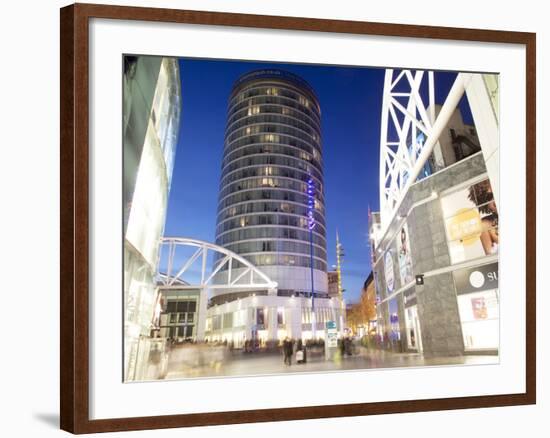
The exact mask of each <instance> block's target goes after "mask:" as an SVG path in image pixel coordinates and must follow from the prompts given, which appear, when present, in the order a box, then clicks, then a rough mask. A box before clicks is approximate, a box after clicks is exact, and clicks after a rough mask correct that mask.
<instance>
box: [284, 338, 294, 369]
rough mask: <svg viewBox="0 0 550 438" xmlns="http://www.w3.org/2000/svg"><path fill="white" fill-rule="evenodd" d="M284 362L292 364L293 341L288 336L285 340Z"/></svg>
mask: <svg viewBox="0 0 550 438" xmlns="http://www.w3.org/2000/svg"><path fill="white" fill-rule="evenodd" d="M283 354H284V363H285V364H288V365H292V341H291V340H290V338H289V337H288V336H287V337H286V338H285V340H284V341H283Z"/></svg>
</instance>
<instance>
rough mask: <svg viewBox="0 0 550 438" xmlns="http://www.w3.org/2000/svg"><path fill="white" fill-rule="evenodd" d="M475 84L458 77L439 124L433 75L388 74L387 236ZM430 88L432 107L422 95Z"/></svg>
mask: <svg viewBox="0 0 550 438" xmlns="http://www.w3.org/2000/svg"><path fill="white" fill-rule="evenodd" d="M470 78H471V75H470V74H465V73H459V74H458V75H457V78H456V80H455V82H454V84H453V86H452V87H451V90H450V91H449V94H448V95H447V97H446V100H445V103H444V104H443V106H442V107H441V110H440V112H439V114H438V116H437V118H436V115H435V93H434V72H433V71H423V70H414V71H413V70H393V69H386V75H385V79H384V92H383V100H382V119H381V131H380V219H381V222H382V232H384V231H385V230H386V229H387V227H388V226H389V224H390V223H391V221H392V219H393V216H394V215H395V214H396V212H397V210H398V208H399V206H400V205H401V202H402V200H403V197H404V196H405V194H406V193H407V191H408V189H409V187H410V186H411V185H412V184H413V183H414V182H415V181H416V180H417V178H418V176H419V175H420V172H421V171H422V169H423V167H424V166H425V164H426V161H427V160H428V158H429V157H430V155H431V153H432V152H433V150H434V147H435V145H436V144H437V142H438V140H439V136H440V135H441V132H442V131H443V129H444V128H445V126H446V125H447V123H448V122H449V119H450V117H451V116H452V114H453V112H454V110H455V109H456V107H457V105H458V102H459V101H460V98H461V97H462V96H463V94H464V92H465V87H466V84H467V82H468V81H469V80H470ZM426 87H427V91H428V93H427V95H428V96H427V104H426V103H425V102H424V101H423V98H422V92H421V90H422V89H424V90H425V89H426ZM424 94H426V93H424ZM437 161H438V157H436V163H435V164H436V167H437V166H442V163H439V162H437Z"/></svg>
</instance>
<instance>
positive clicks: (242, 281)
mask: <svg viewBox="0 0 550 438" xmlns="http://www.w3.org/2000/svg"><path fill="white" fill-rule="evenodd" d="M161 245H162V246H165V247H166V250H167V252H168V259H167V267H166V272H163V273H160V272H159V270H158V269H157V272H159V275H158V277H157V280H158V283H159V289H161V290H162V289H182V290H187V289H202V290H204V289H210V290H213V289H218V290H219V289H276V288H277V282H275V281H272V280H271V279H270V278H269V277H268V276H267V275H265V274H264V273H263V272H262V271H260V270H259V269H258V268H257V267H256V266H254V265H253V264H252V263H250V262H249V261H248V260H246V259H245V258H243V257H241V256H239V255H238V254H236V253H234V252H233V251H229V250H228V249H226V248H223V247H221V246H218V245H214V244H213V243H208V242H204V241H201V240H196V239H189V238H186V237H164V238H163V239H162V240H161ZM181 247H194V248H196V250H195V251H194V252H193V253H192V255H191V256H184V257H176V253H177V249H178V248H181ZM209 253H218V254H221V255H222V258H221V260H219V261H217V262H216V263H215V264H214V266H213V267H212V269H211V270H209V268H208V266H207V260H208V255H209ZM179 255H180V256H181V251H180V254H179ZM159 262H160V260H159ZM235 262H238V263H237V264H236V263H235ZM197 264H199V265H200V283H198V284H197V283H196V282H193V281H187V280H186V279H185V274H186V273H187V272H188V271H189V269H190V268H191V267H192V266H196V265H197ZM236 265H237V267H236ZM222 268H225V270H226V272H227V275H224V276H223V278H224V279H225V281H224V282H223V283H219V282H218V280H219V278H221V276H217V275H216V274H218V273H219V272H220V271H221V269H222Z"/></svg>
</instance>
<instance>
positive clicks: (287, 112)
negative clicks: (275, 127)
mask: <svg viewBox="0 0 550 438" xmlns="http://www.w3.org/2000/svg"><path fill="white" fill-rule="evenodd" d="M260 114H262V115H263V114H281V115H283V116H289V117H293V118H294V119H296V120H300V121H301V122H304V123H307V124H308V125H312V127H313V128H315V129H317V131H318V132H320V131H321V122H320V119H319V117H314V116H312V115H311V113H307V112H305V111H302V110H300V109H295V108H292V107H291V106H288V105H287V104H286V103H284V102H278V103H277V104H275V105H273V104H271V105H270V104H267V103H262V104H256V105H253V106H247V105H240V106H238V107H234V108H232V109H231V110H230V112H229V114H228V117H227V125H226V126H227V127H229V126H231V125H232V124H233V123H234V122H236V121H238V120H241V119H243V118H246V117H250V116H257V115H260Z"/></svg>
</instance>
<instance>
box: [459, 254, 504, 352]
mask: <svg viewBox="0 0 550 438" xmlns="http://www.w3.org/2000/svg"><path fill="white" fill-rule="evenodd" d="M453 276H454V281H455V285H456V290H457V301H458V311H459V314H460V322H461V325H462V335H463V338H464V348H465V350H466V351H475V350H498V346H499V304H498V301H499V298H498V264H497V263H491V264H488V265H483V266H476V267H474V268H466V269H459V270H457V271H455V272H454V273H453Z"/></svg>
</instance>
